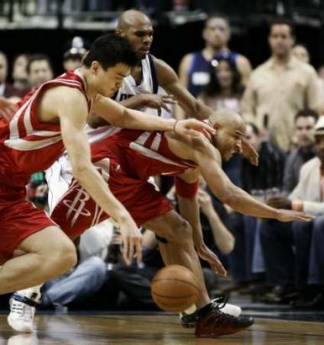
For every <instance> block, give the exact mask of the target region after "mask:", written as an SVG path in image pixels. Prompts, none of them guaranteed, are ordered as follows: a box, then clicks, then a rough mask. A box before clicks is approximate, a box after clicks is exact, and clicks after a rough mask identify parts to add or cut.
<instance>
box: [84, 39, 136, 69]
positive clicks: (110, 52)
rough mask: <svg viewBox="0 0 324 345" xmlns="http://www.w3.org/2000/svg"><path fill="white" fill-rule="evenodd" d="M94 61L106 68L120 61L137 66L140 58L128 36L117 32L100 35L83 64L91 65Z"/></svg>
mask: <svg viewBox="0 0 324 345" xmlns="http://www.w3.org/2000/svg"><path fill="white" fill-rule="evenodd" d="M93 61H98V62H99V63H100V65H101V66H102V68H103V69H104V70H107V69H108V68H109V67H113V66H115V65H117V64H118V63H124V64H126V65H128V66H130V67H133V66H136V64H137V61H138V58H137V55H136V53H135V51H134V49H133V48H132V46H131V44H130V43H129V41H128V40H127V39H126V38H123V37H120V36H117V35H115V34H106V35H103V36H100V37H98V38H97V39H96V40H95V41H94V42H93V44H92V46H91V48H90V50H89V52H88V54H86V56H85V57H84V59H83V65H84V66H86V67H88V68H89V67H90V66H91V63H92V62H93Z"/></svg>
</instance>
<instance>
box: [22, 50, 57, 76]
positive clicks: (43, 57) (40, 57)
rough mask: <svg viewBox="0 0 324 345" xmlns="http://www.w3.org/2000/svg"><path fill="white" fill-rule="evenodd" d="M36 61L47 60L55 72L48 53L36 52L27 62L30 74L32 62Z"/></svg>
mask: <svg viewBox="0 0 324 345" xmlns="http://www.w3.org/2000/svg"><path fill="white" fill-rule="evenodd" d="M35 61H47V63H48V66H49V67H50V69H51V70H52V71H53V73H54V70H53V65H52V61H51V59H50V57H49V56H48V55H46V54H34V55H31V56H30V57H29V59H28V62H27V67H26V70H27V73H28V74H29V73H30V67H31V65H32V63H33V62H35Z"/></svg>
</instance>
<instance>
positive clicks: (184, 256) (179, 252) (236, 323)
mask: <svg viewBox="0 0 324 345" xmlns="http://www.w3.org/2000/svg"><path fill="white" fill-rule="evenodd" d="M144 226H145V227H147V228H149V229H151V230H152V231H154V232H155V233H156V234H157V235H158V239H159V248H160V251H161V254H162V258H163V261H164V263H165V264H166V265H172V264H178V265H182V266H185V267H187V268H188V269H190V270H191V271H192V272H193V273H194V274H195V275H196V277H197V278H198V282H199V289H200V295H199V299H198V302H197V308H198V310H197V313H196V315H197V317H196V319H195V322H194V325H195V326H196V331H195V334H196V336H197V337H212V338H214V337H218V336H222V335H226V334H232V333H236V332H239V331H242V330H244V329H245V328H247V327H250V326H251V325H252V324H253V323H254V320H253V318H251V317H247V316H238V317H236V316H233V315H230V314H227V313H224V312H222V311H221V310H220V304H219V303H217V302H212V301H210V298H209V296H208V293H207V289H206V286H205V283H204V277H203V273H202V268H201V266H200V261H199V257H198V255H197V253H196V251H195V248H194V243H193V236H192V229H191V227H190V225H189V224H188V222H186V221H185V220H184V219H183V218H181V217H180V216H179V215H178V214H177V213H176V212H175V211H169V212H167V213H166V214H164V215H163V216H160V217H158V218H155V219H153V220H150V221H149V222H147V223H146V224H145V225H144Z"/></svg>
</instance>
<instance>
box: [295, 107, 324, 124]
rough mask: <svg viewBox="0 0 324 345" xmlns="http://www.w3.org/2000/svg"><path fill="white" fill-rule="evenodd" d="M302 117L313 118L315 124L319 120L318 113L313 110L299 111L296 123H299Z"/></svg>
mask: <svg viewBox="0 0 324 345" xmlns="http://www.w3.org/2000/svg"><path fill="white" fill-rule="evenodd" d="M300 117H312V118H314V120H315V122H316V121H317V120H318V117H319V116H318V113H317V112H316V111H314V110H312V109H307V108H306V109H302V110H299V111H298V112H297V113H296V115H295V119H294V120H295V122H296V121H297V119H299V118H300Z"/></svg>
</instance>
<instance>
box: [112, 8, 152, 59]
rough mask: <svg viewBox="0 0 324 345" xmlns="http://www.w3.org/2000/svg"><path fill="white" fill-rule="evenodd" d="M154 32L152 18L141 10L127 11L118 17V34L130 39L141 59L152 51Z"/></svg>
mask: <svg viewBox="0 0 324 345" xmlns="http://www.w3.org/2000/svg"><path fill="white" fill-rule="evenodd" d="M153 33H154V30H153V27H152V23H151V20H150V18H149V17H148V16H147V15H146V14H144V13H143V12H141V11H137V10H129V11H125V12H123V13H122V14H121V15H120V17H119V18H118V26H117V29H116V34H117V35H118V36H122V37H125V38H127V39H128V41H129V43H130V44H131V46H132V47H133V49H134V51H135V52H136V54H137V57H138V60H139V61H140V60H142V59H145V58H146V56H147V54H148V53H149V52H150V49H151V45H152V42H153Z"/></svg>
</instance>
